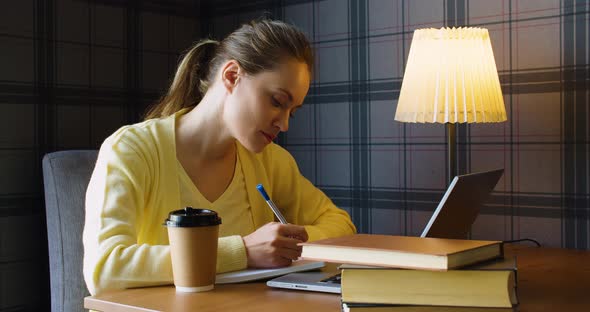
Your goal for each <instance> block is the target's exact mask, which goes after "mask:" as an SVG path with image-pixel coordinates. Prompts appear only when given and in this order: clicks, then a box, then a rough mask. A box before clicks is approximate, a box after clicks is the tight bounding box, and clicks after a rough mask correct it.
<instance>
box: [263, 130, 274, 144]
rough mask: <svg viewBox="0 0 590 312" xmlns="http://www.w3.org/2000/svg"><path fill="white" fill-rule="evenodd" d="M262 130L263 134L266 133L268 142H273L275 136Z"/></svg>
mask: <svg viewBox="0 0 590 312" xmlns="http://www.w3.org/2000/svg"><path fill="white" fill-rule="evenodd" d="M260 132H262V135H264V137H265V138H266V139H267V140H268V143H270V142H272V140H274V137H273V136H272V135H270V134H268V133H266V132H264V131H260Z"/></svg>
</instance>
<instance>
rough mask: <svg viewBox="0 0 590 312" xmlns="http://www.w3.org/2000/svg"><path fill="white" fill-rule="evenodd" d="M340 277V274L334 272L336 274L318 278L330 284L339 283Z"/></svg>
mask: <svg viewBox="0 0 590 312" xmlns="http://www.w3.org/2000/svg"><path fill="white" fill-rule="evenodd" d="M340 278H341V275H340V274H336V275H332V276H330V277H327V278H324V279H323V280H320V282H322V283H330V284H340Z"/></svg>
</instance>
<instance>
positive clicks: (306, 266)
mask: <svg viewBox="0 0 590 312" xmlns="http://www.w3.org/2000/svg"><path fill="white" fill-rule="evenodd" d="M324 266H325V263H324V262H322V261H308V260H297V261H293V263H292V264H291V265H290V266H287V267H281V268H276V269H246V270H240V271H233V272H227V273H221V274H217V276H216V277H215V284H232V283H241V282H249V281H255V280H260V279H265V278H270V277H276V276H281V275H285V274H289V273H293V272H302V271H309V270H314V269H319V268H322V267H324Z"/></svg>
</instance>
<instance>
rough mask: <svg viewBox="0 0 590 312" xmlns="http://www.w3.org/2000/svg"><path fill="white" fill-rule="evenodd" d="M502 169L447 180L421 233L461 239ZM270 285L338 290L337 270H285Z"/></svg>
mask: <svg viewBox="0 0 590 312" xmlns="http://www.w3.org/2000/svg"><path fill="white" fill-rule="evenodd" d="M503 172H504V169H498V170H492V171H485V172H479V173H471V174H466V175H460V176H456V177H455V178H454V179H453V181H451V183H450V184H449V187H448V188H447V190H446V192H445V194H444V195H443V198H442V199H441V201H440V202H439V204H438V206H437V208H436V209H435V211H434V213H433V214H432V216H431V217H430V220H429V221H428V223H427V224H426V226H425V227H424V230H423V231H422V234H421V237H437V238H462V239H464V238H465V237H466V235H467V233H468V232H469V229H470V228H471V225H472V224H473V222H474V221H475V218H476V217H477V215H478V214H479V210H480V208H481V205H482V204H483V203H484V201H485V200H486V199H487V198H488V197H489V194H490V193H491V191H492V190H493V189H494V187H495V186H496V184H497V183H498V181H499V180H500V177H501V176H502V174H503ZM266 284H267V285H268V286H270V287H277V288H287V289H297V290H309V291H320V292H330V293H340V277H339V274H336V275H334V273H324V272H309V273H299V274H287V275H284V276H281V277H278V278H275V279H272V280H269V281H268V282H267V283H266Z"/></svg>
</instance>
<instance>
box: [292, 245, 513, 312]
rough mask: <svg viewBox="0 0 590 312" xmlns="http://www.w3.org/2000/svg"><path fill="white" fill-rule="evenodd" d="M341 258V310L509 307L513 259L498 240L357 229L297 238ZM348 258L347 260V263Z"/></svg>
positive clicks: (306, 254)
mask: <svg viewBox="0 0 590 312" xmlns="http://www.w3.org/2000/svg"><path fill="white" fill-rule="evenodd" d="M302 246H303V250H302V254H301V257H302V258H303V259H310V260H321V261H327V262H336V263H344V264H345V265H343V266H342V267H341V269H342V270H341V273H342V277H341V286H342V310H343V311H355V312H358V311H367V312H369V311H371V312H373V311H415V312H418V311H420V312H422V311H424V312H425V311H482V312H483V311H498V312H500V311H514V309H515V307H516V305H517V304H518V300H517V295H516V280H517V279H516V271H517V267H516V259H515V258H513V257H511V258H504V256H503V250H502V244H501V242H498V241H476V240H458V239H441V238H420V237H408V236H389V235H368V234H357V235H351V236H345V237H339V238H330V239H325V240H320V241H315V242H310V243H305V244H302ZM347 264H348V265H347Z"/></svg>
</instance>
